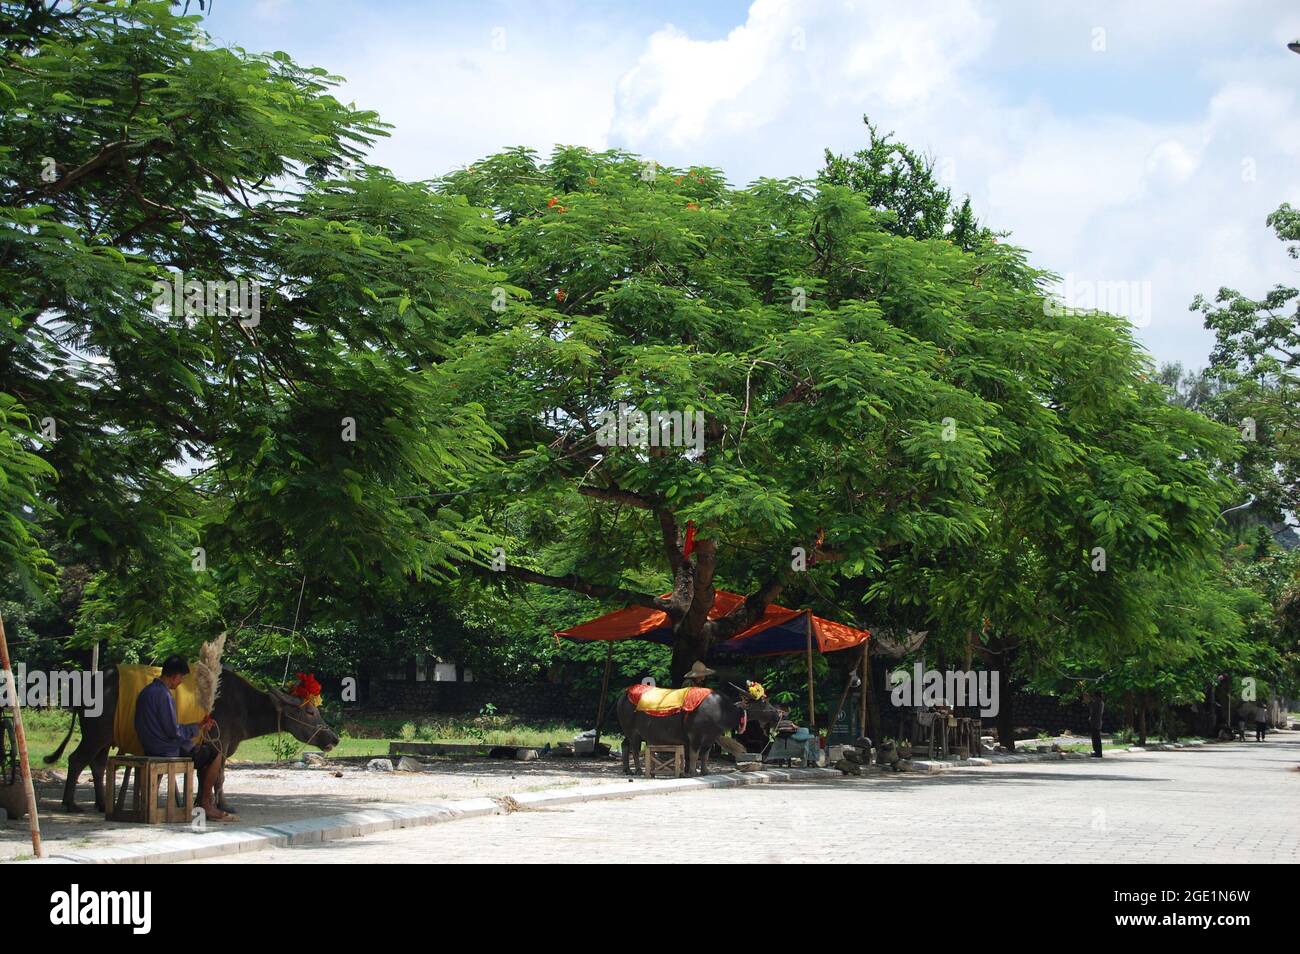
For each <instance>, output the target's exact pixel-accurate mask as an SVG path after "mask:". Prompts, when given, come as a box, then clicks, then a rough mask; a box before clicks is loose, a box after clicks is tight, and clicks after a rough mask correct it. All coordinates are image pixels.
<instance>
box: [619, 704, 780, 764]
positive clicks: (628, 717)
mask: <svg viewBox="0 0 1300 954" xmlns="http://www.w3.org/2000/svg"><path fill="white" fill-rule="evenodd" d="M632 688H634V687H632V686H629V687H628V689H629V690H630V689H632ZM784 715H785V713H784V712H782V711H781V710H780V709H778V708H777V707H776V706H774V705H772V704H771V703H770V702H768V701H767V700H766V699H753V698H751V697H750V696H749V695H741V696H740V697H739V698H735V699H729V698H728V697H726V696H724V695H723V694H722V693H720V692H716V691H714V692H710V693H709V695H708V697H707V698H705V699H704V700H703V701H702V702H701V703H700V704H699V706H698V707H697V708H696V709H695V710H694V711H692V712H687V711H685V710H683V711H681V712H678V713H675V714H674V715H667V716H658V715H650V714H648V713H645V712H638V711H637V708H636V703H635V702H633V701H632V699H631V698H629V696H628V690H624V691H623V692H622V693H620V694H619V697H618V723H619V725H620V726H622V728H623V771H624V772H625V773H626V774H629V775H630V774H632V772H633V768H632V767H630V766H629V764H628V760H629V758H630V759H631V761H632V765H633V766H635V771H636V774H637V775H640V774H641V743H642V742H643V741H644V742H649V743H651V744H653V745H684V746H686V774H687V775H693V774H695V771H696V768H697V763H698V770H699V774H701V775H707V774H708V773H709V769H708V764H707V763H708V755H709V750H710V749H711V748H713V746H714V744H716V743H717V741H718V740H719V739H720V738H722V737H723V736H724V735H726V734H727V733H728V732H736V731H739V730H740V728H741V725H742V723H743V721H744V720H745V719H747V718H748V719H753V720H754V721H755V722H757V723H758V724H759V725H764V726H766V725H775V724H776V723H777V722H780V721H781V719H782V718H784Z"/></svg>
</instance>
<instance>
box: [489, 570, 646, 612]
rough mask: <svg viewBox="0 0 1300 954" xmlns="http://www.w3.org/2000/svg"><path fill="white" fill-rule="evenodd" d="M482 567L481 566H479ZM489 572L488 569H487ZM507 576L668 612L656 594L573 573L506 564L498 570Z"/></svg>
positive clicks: (539, 584)
mask: <svg viewBox="0 0 1300 954" xmlns="http://www.w3.org/2000/svg"><path fill="white" fill-rule="evenodd" d="M479 569H480V570H481V569H482V568H481V567H480V568H479ZM488 572H490V571H488ZM499 572H501V573H504V574H505V575H507V576H511V577H514V578H515V579H517V580H523V581H524V582H525V583H536V584H537V585H538V586H555V587H559V588H560V589H565V590H573V591H574V592H575V593H582V594H584V595H586V596H594V597H596V598H598V599H603V600H618V601H621V602H624V603H631V604H632V605H634V606H645V607H647V608H649V609H657V610H663V611H664V612H668V611H669V609H670V602H671V601H670V600H666V599H662V598H660V597H658V596H651V595H650V594H648V593H638V592H636V591H635V590H625V589H623V588H622V587H620V586H606V585H604V584H603V583H591V582H589V581H587V580H584V579H581V578H580V577H578V576H577V575H575V574H570V575H569V576H550V575H549V574H546V573H536V572H534V571H533V570H525V569H524V568H523V567H519V566H507V567H506V568H505V569H504V570H501V571H499Z"/></svg>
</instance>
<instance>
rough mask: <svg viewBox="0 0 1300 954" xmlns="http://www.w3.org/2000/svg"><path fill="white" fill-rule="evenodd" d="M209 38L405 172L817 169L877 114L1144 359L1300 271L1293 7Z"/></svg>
mask: <svg viewBox="0 0 1300 954" xmlns="http://www.w3.org/2000/svg"><path fill="white" fill-rule="evenodd" d="M206 28H207V29H208V31H209V32H210V33H211V34H212V35H213V37H214V38H215V39H216V40H218V41H220V42H225V43H233V44H237V45H239V46H243V47H244V48H246V49H248V50H259V51H269V50H277V49H278V50H284V51H286V52H288V53H290V54H291V55H292V56H293V57H294V58H295V59H297V60H298V61H299V62H303V63H309V64H313V65H318V66H323V67H325V68H327V69H329V70H331V71H332V72H334V73H338V74H340V75H342V76H344V77H346V78H347V85H346V87H345V90H344V93H343V95H344V97H345V98H347V99H352V100H354V101H355V102H356V103H357V104H358V105H359V106H365V107H368V108H373V109H376V110H378V111H379V113H380V114H381V116H382V117H383V118H384V119H385V120H386V121H388V122H390V123H392V124H394V126H395V127H396V128H395V129H394V130H393V135H392V138H391V139H389V140H387V141H384V142H382V143H380V144H379V145H378V146H377V147H376V149H375V152H374V161H376V162H379V163H381V164H383V165H386V166H388V167H390V168H391V169H393V170H394V171H395V172H396V173H397V174H398V175H401V176H404V177H407V178H429V177H433V176H436V175H440V174H442V173H444V172H446V171H448V170H450V169H453V168H456V167H458V166H463V165H468V164H469V163H470V162H472V161H474V160H475V159H477V158H479V157H480V156H482V155H485V154H487V153H489V152H492V151H495V150H497V149H499V148H501V147H504V146H510V145H519V144H523V145H528V146H532V147H534V148H537V149H539V150H541V151H542V152H546V151H547V150H549V148H550V147H551V146H552V145H553V144H555V143H557V142H558V143H566V144H579V145H585V146H590V147H592V148H597V149H599V148H607V147H620V148H625V149H630V150H633V151H635V152H637V153H640V154H642V155H645V156H648V157H653V158H655V159H658V160H659V161H660V162H664V163H667V164H671V165H681V166H684V165H708V166H715V167H718V168H720V169H722V170H724V172H725V173H726V175H727V177H728V179H729V180H730V181H731V182H732V183H733V184H736V185H743V184H745V183H747V182H749V181H751V180H752V179H754V178H757V177H759V176H787V175H805V176H811V175H813V174H814V173H815V172H816V171H817V169H818V168H819V166H820V165H821V160H822V152H823V150H824V149H825V148H826V147H830V148H831V149H834V150H835V151H837V152H845V151H851V150H853V149H855V148H858V147H859V146H860V145H861V144H862V142H863V139H864V136H863V129H862V116H863V114H864V113H866V114H868V115H870V117H871V119H872V121H873V122H874V123H875V124H876V125H877V126H879V127H881V128H882V129H884V130H893V131H894V132H896V133H897V134H898V135H899V137H901V138H902V139H904V140H905V141H907V142H908V143H910V144H911V145H913V146H915V147H917V148H920V149H922V150H924V151H926V152H927V153H929V154H930V155H931V156H932V157H933V158H934V160H935V161H936V164H937V167H938V169H939V171H940V174H941V175H942V176H943V177H944V178H945V180H946V181H948V182H949V184H950V185H951V186H952V187H953V189H954V190H955V191H956V192H958V193H959V194H961V193H967V194H969V195H970V196H971V198H972V200H973V202H974V204H975V208H976V211H977V214H978V215H979V216H980V217H981V218H982V219H983V220H984V221H985V222H987V223H988V224H990V225H992V226H994V227H995V228H998V229H1004V230H1008V231H1010V232H1011V233H1012V241H1014V242H1015V243H1016V244H1018V245H1021V246H1023V247H1025V248H1027V249H1030V250H1031V258H1032V260H1033V261H1034V262H1035V263H1036V264H1038V265H1040V266H1042V267H1045V268H1048V269H1051V270H1053V271H1055V272H1057V273H1058V274H1061V275H1062V276H1066V277H1067V278H1068V279H1069V285H1068V288H1067V289H1063V291H1065V294H1066V295H1067V298H1069V299H1070V300H1071V303H1075V304H1079V305H1087V304H1091V302H1090V301H1089V298H1090V297H1092V296H1101V297H1107V296H1109V297H1110V300H1111V301H1112V302H1113V303H1114V304H1115V306H1116V307H1117V308H1118V309H1119V310H1122V311H1124V312H1125V313H1127V314H1129V315H1130V317H1131V318H1132V320H1133V321H1134V324H1135V325H1136V326H1137V327H1138V335H1139V337H1140V338H1141V339H1142V340H1143V341H1144V342H1145V343H1146V345H1147V347H1148V348H1150V349H1151V351H1152V352H1153V354H1154V355H1155V356H1156V357H1157V358H1158V359H1159V360H1178V361H1182V362H1183V363H1184V364H1187V365H1189V366H1199V365H1201V364H1203V363H1204V362H1205V358H1206V355H1207V354H1208V351H1209V347H1210V338H1209V335H1208V334H1207V333H1206V332H1205V331H1204V330H1203V329H1202V328H1201V326H1200V321H1199V319H1198V317H1197V316H1196V315H1195V314H1193V313H1191V312H1189V311H1188V305H1189V304H1190V302H1191V300H1192V298H1193V296H1195V295H1196V294H1197V293H1198V292H1204V293H1213V292H1214V291H1215V290H1217V289H1218V288H1219V287H1220V286H1222V285H1227V286H1230V287H1234V288H1237V289H1240V290H1242V291H1248V292H1253V293H1260V292H1262V291H1263V290H1265V289H1266V288H1268V287H1270V286H1271V285H1273V284H1276V283H1278V282H1285V283H1288V284H1296V283H1297V282H1300V263H1296V262H1293V261H1291V260H1290V259H1288V258H1287V257H1286V255H1285V253H1284V251H1283V249H1282V247H1281V245H1280V243H1278V242H1277V240H1276V239H1275V238H1273V237H1272V235H1271V232H1270V231H1269V230H1268V229H1267V228H1266V227H1265V225H1264V218H1265V216H1266V215H1267V214H1268V213H1269V212H1270V211H1271V210H1272V209H1274V208H1276V207H1277V205H1279V204H1280V203H1281V202H1282V201H1290V202H1291V203H1293V204H1297V203H1300V163H1297V159H1300V104H1297V97H1296V90H1297V87H1300V56H1297V55H1296V54H1294V53H1291V52H1289V51H1288V50H1287V48H1286V42H1287V41H1288V40H1292V39H1295V38H1297V37H1300V5H1297V4H1295V3H1291V2H1284V0H1272V2H1260V0H1235V2H1210V0H1171V2H1163V0H1157V2H1153V0H1148V2H1143V3H1141V4H1138V3H1133V2H1072V3H1068V4H1067V3H1056V2H1052V3H1047V2H1041V0H1001V2H997V3H993V2H988V3H985V2H980V0H942V2H926V0H906V2H904V0H893V2H888V3H886V2H881V0H861V2H855V0H825V2H820V0H808V2H796V0H755V2H752V3H733V2H709V3H693V4H686V3H679V2H665V3H655V2H652V0H644V2H637V3H630V2H629V3H615V2H594V0H588V2H528V3H525V2H516V3H509V2H490V0H488V2H484V0H479V2H465V3H454V2H410V3H407V2H375V3H363V2H360V0H215V9H214V10H213V13H212V15H211V16H210V17H209V19H208V22H207V24H206ZM1124 292H1128V294H1127V295H1124V294H1123V293H1124ZM1115 296H1122V297H1115ZM1103 303H1104V302H1103Z"/></svg>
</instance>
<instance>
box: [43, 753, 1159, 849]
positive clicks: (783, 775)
mask: <svg viewBox="0 0 1300 954" xmlns="http://www.w3.org/2000/svg"><path fill="white" fill-rule="evenodd" d="M1151 748H1153V747H1148V749H1141V748H1138V747H1136V746H1135V747H1131V748H1129V749H1113V750H1109V751H1108V752H1107V755H1108V756H1110V755H1115V754H1120V753H1125V752H1133V753H1141V752H1144V751H1149V750H1150V749H1151ZM1175 748H1182V746H1181V745H1179V746H1174V745H1167V746H1159V747H1158V750H1161V751H1172V750H1174V749H1175ZM1086 758H1087V755H1086V754H1084V753H1078V752H1026V753H1015V754H1013V753H990V754H989V755H988V756H986V757H972V758H967V759H960V760H958V759H950V760H942V761H941V760H927V759H913V760H910V761H908V762H904V763H901V766H902V769H903V772H901V773H895V772H891V771H889V770H886V769H881V768H879V767H877V766H864V767H863V774H864V775H865V776H869V777H870V776H879V777H889V776H891V775H898V774H908V775H925V776H930V775H938V774H940V773H946V772H951V771H958V770H961V769H986V768H993V767H996V766H998V765H1002V764H1018V763H1028V762H1061V761H1075V760H1080V759H1086ZM842 778H844V775H843V774H842V773H841V772H839V771H838V770H836V769H832V768H789V769H764V770H760V771H756V772H729V773H724V774H714V775H707V776H695V777H691V778H676V779H642V778H635V779H629V780H628V782H627V784H626V785H610V784H608V783H606V784H595V785H591V784H589V785H583V786H575V787H569V788H561V789H551V790H545V791H540V792H520V793H518V794H514V795H501V796H494V797H480V798H466V799H458V800H454V801H447V802H439V803H430V804H396V805H394V804H389V805H384V806H376V807H374V808H369V809H362V810H358V811H352V812H347V813H343V814H335V815H326V816H322V817H318V818H302V819H296V820H293V821H285V822H279V823H276V824H269V825H262V826H258V827H252V828H226V827H224V826H223V825H222V824H221V823H212V824H210V825H209V826H208V828H207V830H206V831H201V832H199V831H192V832H187V833H185V834H179V835H172V836H168V837H165V838H161V839H157V840H154V841H149V842H141V843H126V844H117V845H112V846H103V847H87V848H75V849H62V850H58V851H56V852H53V853H52V854H51V855H50V856H49V857H48V858H45V859H41V860H40V861H27V862H23V863H25V864H60V863H77V864H146V863H147V864H170V863H175V862H185V861H200V860H203V859H215V858H220V857H225V856H229V855H236V854H240V853H245V852H256V851H263V850H268V849H277V848H300V847H304V846H309V845H319V844H321V843H323V842H327V841H334V840H338V839H346V838H359V837H362V836H366V835H376V834H379V833H384V832H391V831H393V830H395V829H401V828H414V827H419V826H429V825H437V824H441V823H444V822H449V821H456V820H459V819H476V818H484V817H487V816H492V815H506V814H512V813H514V812H518V811H525V812H526V811H538V810H546V809H550V808H558V807H561V806H567V805H576V804H581V803H585V802H601V801H608V800H611V799H627V798H635V797H639V796H643V795H668V794H674V793H691V792H702V791H707V790H710V789H722V788H738V787H743V786H752V785H762V784H779V783H790V782H797V781H801V780H803V781H810V780H821V781H822V782H826V781H828V780H832V779H842Z"/></svg>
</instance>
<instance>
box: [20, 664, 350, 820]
mask: <svg viewBox="0 0 1300 954" xmlns="http://www.w3.org/2000/svg"><path fill="white" fill-rule="evenodd" d="M103 700H104V704H103V708H102V710H101V712H100V714H99V715H97V716H87V715H86V714H85V712H84V711H83V710H74V711H73V714H72V724H71V725H69V726H68V734H67V735H65V736H64V737H63V741H62V742H60V743H59V747H58V748H57V749H55V750H54V751H53V752H51V753H50V754H49V755H47V756H45V762H46V764H47V765H49V764H53V763H54V762H57V761H58V760H59V756H61V755H62V754H63V750H64V748H65V747H66V746H67V744H68V740H69V739H71V738H72V730H73V729H74V728H76V725H77V719H81V741H80V743H79V744H78V745H77V747H76V748H75V749H73V750H72V752H70V753H69V754H68V779H67V781H66V782H65V783H64V786H63V807H64V809H66V810H67V811H70V812H75V811H80V808H78V807H77V803H76V793H77V780H78V779H79V778H80V777H81V773H82V771H83V770H84V769H85V768H86V766H87V765H89V766H90V773H91V777H92V779H93V780H94V783H95V808H96V809H98V810H99V811H103V810H104V768H105V767H106V766H107V764H108V750H109V747H110V746H112V745H114V744H115V740H114V739H113V718H114V714H115V713H116V711H117V669H115V668H114V669H111V670H109V671H108V672H106V673H104V693H103ZM212 718H213V719H214V720H216V723H217V728H218V731H219V735H218V736H217V737H216V741H217V742H218V743H219V745H220V747H221V749H222V750H223V751H224V752H225V755H226V758H229V757H230V756H232V755H234V754H235V750H236V749H237V748H239V745H240V743H241V742H244V741H246V740H248V739H255V738H257V737H258V736H263V735H270V734H271V733H273V732H280V731H284V732H288V733H289V734H290V735H292V736H293V737H294V738H295V739H297V740H298V741H299V742H303V743H305V744H307V745H316V746H319V747H320V749H321V750H322V751H324V752H328V751H329V750H330V749H332V748H334V746H336V745H338V741H339V737H338V736H337V735H335V734H334V732H333V731H332V730H331V729H330V727H329V726H328V725H326V724H325V720H324V719H323V718H321V714H320V711H319V710H318V709H317V708H316V707H315V706H313V705H310V704H308V703H304V702H303V700H302V699H299V698H298V697H297V696H292V695H290V694H289V693H287V692H281V691H280V690H278V689H271V690H270V691H266V692H264V691H262V690H261V689H258V688H257V687H256V686H254V685H253V684H252V683H250V682H249V681H248V680H246V679H244V677H243V676H240V675H239V674H238V673H237V672H235V671H234V670H233V669H230V668H228V667H222V670H221V689H220V694H219V695H218V696H217V704H216V705H215V706H214V707H213V710H212ZM224 780H225V775H224V772H223V773H222V779H221V781H219V782H218V783H217V791H216V797H217V807H218V808H220V809H221V810H222V811H234V809H233V808H231V807H230V806H229V805H227V804H226V802H225V798H224Z"/></svg>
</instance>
